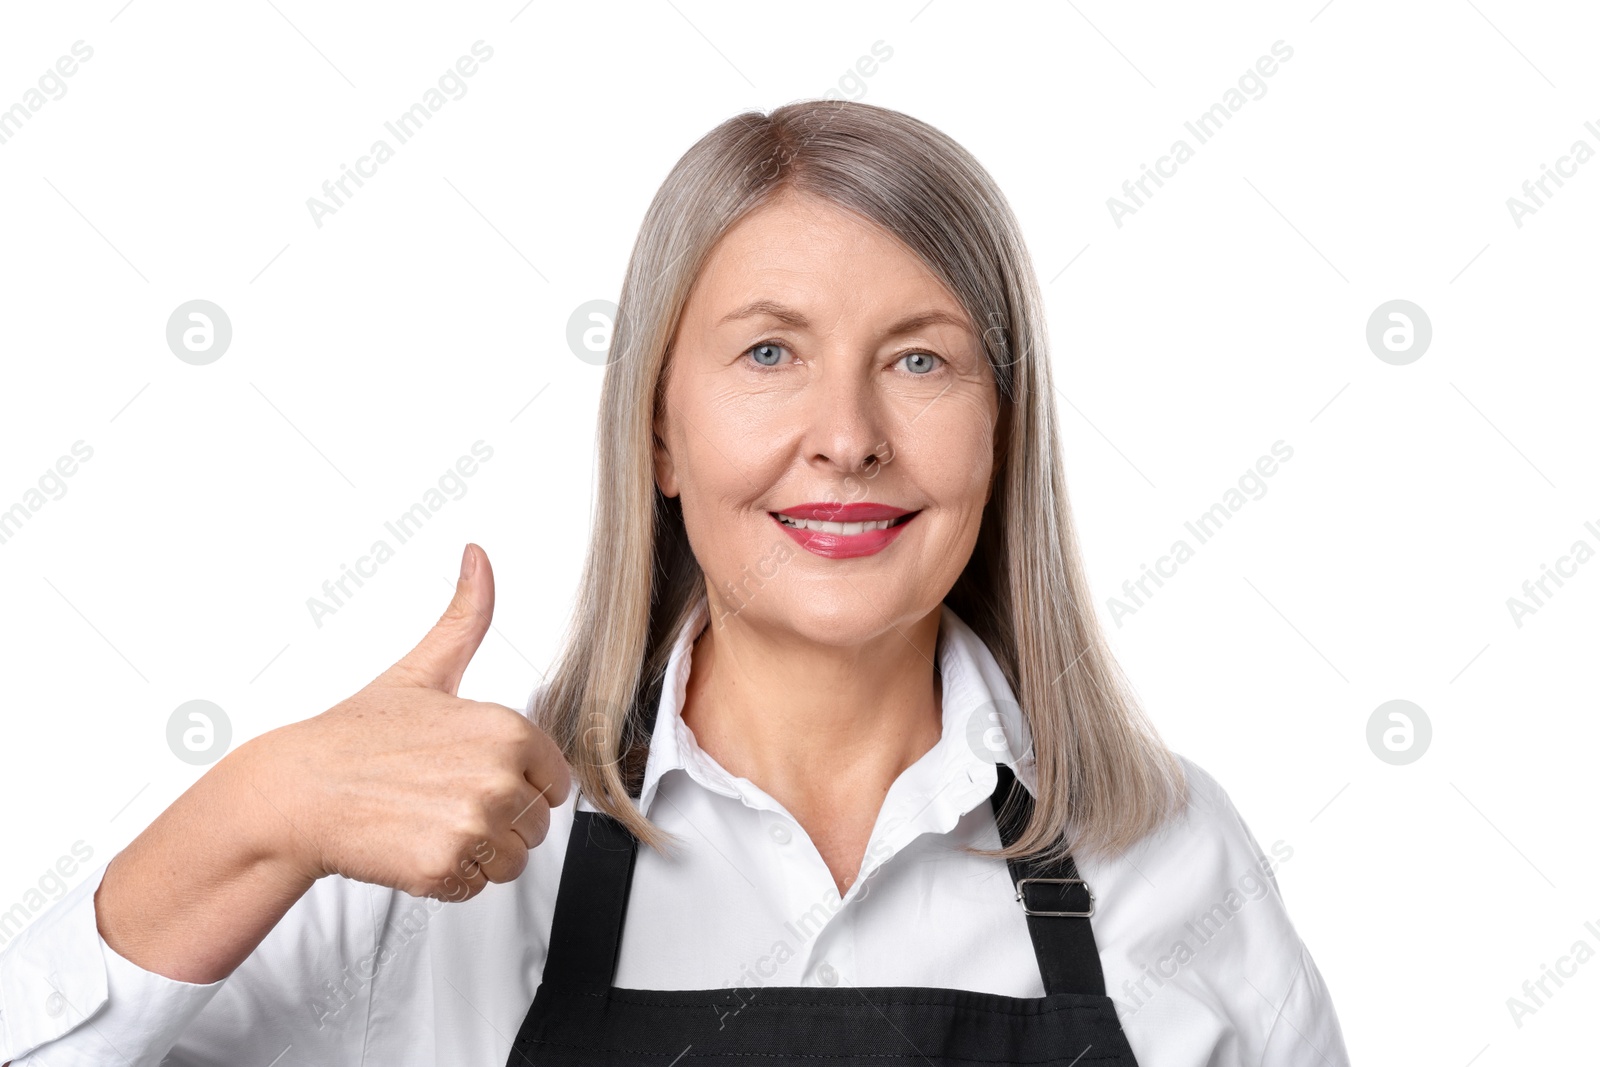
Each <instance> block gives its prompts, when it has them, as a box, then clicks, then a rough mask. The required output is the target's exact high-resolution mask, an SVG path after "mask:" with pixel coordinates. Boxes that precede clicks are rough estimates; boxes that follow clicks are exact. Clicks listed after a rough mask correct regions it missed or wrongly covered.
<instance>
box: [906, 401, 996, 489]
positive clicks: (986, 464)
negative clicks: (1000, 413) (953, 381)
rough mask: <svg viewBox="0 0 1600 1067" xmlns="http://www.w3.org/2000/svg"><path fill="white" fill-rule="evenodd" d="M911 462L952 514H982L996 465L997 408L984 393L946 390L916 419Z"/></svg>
mask: <svg viewBox="0 0 1600 1067" xmlns="http://www.w3.org/2000/svg"><path fill="white" fill-rule="evenodd" d="M913 427H914V429H915V431H916V432H915V434H914V436H910V437H908V439H907V441H906V455H905V458H906V459H907V461H908V463H907V466H913V465H914V466H915V467H916V469H917V471H918V475H917V477H916V481H917V483H918V484H919V485H920V486H921V487H922V489H923V490H924V492H926V493H927V495H928V497H929V498H930V499H931V500H933V501H936V502H937V503H938V504H939V505H940V506H941V507H942V508H944V509H946V510H947V511H948V512H949V513H950V514H952V515H955V514H959V513H962V512H966V511H971V512H972V514H973V521H976V520H977V517H978V516H980V515H981V513H982V511H983V505H984V500H985V497H986V496H987V495H988V492H989V478H990V475H991V474H992V472H993V470H994V427H995V413H994V407H993V404H992V403H989V402H986V401H985V399H984V398H983V397H981V396H969V395H956V394H954V393H951V394H946V395H945V396H944V397H942V398H940V400H939V401H938V402H937V403H935V404H933V405H931V406H929V407H928V408H927V410H926V411H924V412H923V414H922V416H920V417H919V418H918V419H917V420H916V422H915V423H914V424H913Z"/></svg>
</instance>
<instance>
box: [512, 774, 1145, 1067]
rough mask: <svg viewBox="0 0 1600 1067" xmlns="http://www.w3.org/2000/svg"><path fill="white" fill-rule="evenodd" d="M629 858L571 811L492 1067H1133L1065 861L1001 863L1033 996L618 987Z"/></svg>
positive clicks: (601, 818)
mask: <svg viewBox="0 0 1600 1067" xmlns="http://www.w3.org/2000/svg"><path fill="white" fill-rule="evenodd" d="M996 770H998V771H999V772H1000V774H999V781H998V782H997V783H996V784H995V790H994V793H993V794H992V795H991V796H990V798H989V800H990V803H991V805H992V806H993V808H994V811H995V819H996V823H997V824H998V826H999V830H1000V836H1001V841H1002V842H1003V843H1004V844H1006V845H1010V844H1011V843H1012V842H1013V841H1015V840H1016V835H1017V832H1018V830H1019V829H1020V827H1021V826H1022V825H1024V823H1025V820H1026V819H1027V817H1028V816H1029V814H1030V813H1031V810H1032V806H1033V801H1032V798H1031V797H1030V796H1028V793H1027V790H1025V789H1021V788H1018V789H1017V793H1018V794H1019V797H1018V799H1019V800H1020V801H1021V802H1022V803H1021V806H1020V810H1019V811H1018V812H1017V813H1016V814H1015V816H1014V817H1013V818H1011V819H1008V820H1005V821H1001V819H1000V811H1001V806H1002V804H1003V803H1004V798H1005V797H1006V796H1007V795H1009V794H1010V792H1011V790H1012V784H1013V782H1014V780H1015V776H1014V775H1013V774H1012V772H1011V769H1010V768H1009V767H1007V766H1005V765H1004V764H997V765H996ZM637 846H638V842H637V841H636V840H635V839H634V837H633V836H632V835H631V834H629V833H628V832H627V830H626V829H625V828H624V827H623V826H622V824H621V823H619V822H617V821H616V820H615V819H613V818H611V817H610V816H609V815H605V814H602V813H599V812H588V811H579V812H577V813H576V817H575V821H574V823H573V827H572V836H571V838H570V839H569V841H568V843H567V855H566V865H565V867H564V868H563V869H562V872H561V885H560V888H559V889H558V891H557V895H556V908H555V915H554V917H553V920H552V926H551V931H550V951H549V955H548V957H547V959H546V962H545V968H544V976H543V980H542V981H541V983H540V985H539V988H538V990H537V992H536V993H535V994H534V998H533V1005H532V1006H531V1007H530V1008H529V1009H528V1014H527V1017H526V1018H524V1019H523V1021H522V1027H521V1029H519V1030H518V1031H517V1039H516V1041H515V1042H514V1043H513V1045H512V1048H511V1057H510V1059H509V1060H508V1061H507V1067H534V1065H537V1067H577V1065H597V1064H646V1065H654V1067H674V1065H678V1064H681V1065H682V1067H691V1065H693V1067H707V1065H712V1064H715V1065H727V1067H741V1065H757V1064H759V1065H762V1067H868V1065H872V1067H896V1065H897V1064H905V1065H906V1067H921V1065H925V1064H926V1065H932V1067H970V1065H974V1064H994V1065H1016V1064H1031V1065H1038V1067H1049V1065H1056V1067H1069V1065H1073V1064H1083V1065H1087V1064H1096V1065H1099V1067H1137V1063H1136V1061H1135V1060H1134V1057H1133V1050H1132V1049H1131V1048H1130V1047H1129V1046H1128V1039H1127V1036H1126V1035H1125V1034H1124V1033H1123V1031H1122V1025H1121V1023H1120V1022H1119V1021H1118V1019H1117V1013H1116V1009H1115V1008H1114V1007H1113V1005H1112V1003H1111V998H1110V997H1108V996H1106V991H1105V978H1104V976H1103V974H1102V972H1101V969H1100V954H1099V951H1098V949H1097V948H1096V947H1095V940H1094V932H1093V930H1092V929H1091V928H1090V926H1089V914H1090V913H1091V912H1092V911H1093V897H1092V896H1091V895H1090V893H1089V887H1088V886H1087V885H1086V884H1085V883H1083V881H1082V880H1081V879H1079V877H1078V872H1077V870H1076V867H1075V866H1074V864H1073V862H1072V860H1071V858H1070V857H1069V858H1067V859H1066V860H1065V861H1063V862H1062V863H1060V864H1058V865H1054V866H1044V865H1041V864H1038V863H1037V862H1034V861H1028V862H1018V861H1016V860H1012V861H1010V862H1009V863H1008V866H1009V868H1010V870H1011V879H1012V882H1013V884H1014V885H1016V886H1017V889H1018V897H1019V904H1018V909H1017V910H1018V912H1019V914H1020V915H1021V916H1023V917H1024V919H1025V921H1026V922H1027V924H1028V934H1029V936H1030V938H1031V939H1032V941H1033V949H1034V954H1035V955H1036V956H1037V958H1038V961H1039V973H1040V976H1041V977H1042V978H1043V980H1044V988H1045V995H1044V996H1042V997H1010V996H1002V995H1000V994H997V993H979V992H974V991H971V990H962V989H945V988H937V987H930V988H923V987H918V986H845V987H838V988H832V987H830V988H812V987H810V986H762V987H759V988H755V989H696V990H664V989H618V988H616V987H615V986H613V985H612V980H613V979H614V977H615V975H616V967H617V954H618V949H619V948H620V946H621V944H622V924H623V921H624V919H625V918H626V915H627V908H628V891H629V888H630V887H631V885H632V882H633V866H634V858H635V856H636V855H637ZM928 936H930V937H937V936H938V931H929V932H928Z"/></svg>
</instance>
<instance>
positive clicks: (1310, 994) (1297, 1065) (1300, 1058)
mask: <svg viewBox="0 0 1600 1067" xmlns="http://www.w3.org/2000/svg"><path fill="white" fill-rule="evenodd" d="M1349 1062H1350V1056H1349V1054H1348V1053H1347V1052H1346V1051H1345V1047H1344V1034H1343V1032H1342V1031H1341V1030H1340V1029H1339V1018H1338V1016H1337V1015H1336V1014H1335V1013H1334V1010H1333V998H1332V997H1331V996H1330V995H1329V994H1328V987H1327V986H1326V985H1324V984H1323V981H1322V973H1321V972H1320V971H1318V970H1317V965H1316V962H1315V961H1313V960H1312V958H1311V953H1310V952H1308V951H1306V950H1305V949H1304V947H1302V949H1301V952H1300V969H1299V971H1298V972H1297V973H1296V974H1295V979H1294V982H1293V984H1291V985H1290V987H1289V993H1288V995H1287V996H1285V997H1284V998H1283V1003H1282V1004H1281V1005H1279V1006H1278V1009H1277V1018H1276V1019H1275V1020H1274V1021H1273V1024H1272V1030H1271V1031H1270V1032H1269V1033H1268V1034H1267V1043H1266V1048H1265V1050H1264V1051H1263V1052H1262V1055H1261V1067H1328V1065H1330V1064H1333V1065H1341V1064H1348V1063H1349Z"/></svg>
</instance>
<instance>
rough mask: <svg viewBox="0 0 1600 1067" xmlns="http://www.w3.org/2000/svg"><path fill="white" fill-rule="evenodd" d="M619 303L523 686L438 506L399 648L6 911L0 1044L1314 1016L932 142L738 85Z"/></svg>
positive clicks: (825, 1035)
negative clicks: (740, 110)
mask: <svg viewBox="0 0 1600 1067" xmlns="http://www.w3.org/2000/svg"><path fill="white" fill-rule="evenodd" d="M619 307H620V311H619V318H618V321H617V323H616V328H615V331H614V334H613V338H612V348H611V352H610V357H611V361H610V364H609V366H608V367H607V370H606V379H605V387H604V392H603V398H602V403H601V414H600V432H599V440H600V460H599V477H598V486H599V490H598V507H597V510H596V514H595V521H594V529H593V534H592V539H591V542H590V548H589V553H588V559H587V561H586V563H585V568H584V572H583V578H582V583H581V589H580V593H579V597H578V603H577V609H576V613H575V616H574V619H573V621H572V624H571V627H570V630H569V633H568V636H567V639H566V645H565V649H564V651H563V653H562V654H561V656H560V658H559V660H558V663H557V665H556V667H555V669H554V672H553V674H552V675H551V676H550V678H549V679H548V680H547V682H546V683H545V684H543V685H542V686H541V687H540V688H539V689H538V690H537V691H536V692H535V694H534V696H533V698H532V699H531V700H530V702H529V706H528V708H527V710H526V712H525V713H524V712H518V711H514V710H512V709H510V708H506V707H502V706H500V705H496V704H487V703H480V702H477V701H472V700H465V699H461V698H459V697H458V696H457V695H456V693H457V689H458V687H459V684H460V681H461V677H462V674H463V672H464V671H465V670H466V668H467V665H468V662H469V660H470V659H471V657H472V655H473V653H474V652H475V651H476V649H477V647H478V644H479V642H480V641H481V639H482V637H483V635H484V633H485V631H486V629H487V627H488V625H489V618H490V615H491V613H492V611H493V606H494V596H495V590H494V583H493V577H492V574H491V571H490V565H489V561H488V558H487V557H486V556H485V555H484V553H483V551H482V550H481V549H479V548H478V547H476V546H473V545H469V546H468V547H467V549H466V552H465V553H464V555H463V558H462V568H461V579H460V582H459V584H458V586H457V589H456V593H455V597H454V599H453V600H452V601H451V604H450V606H449V608H448V609H447V610H446V611H445V613H444V615H443V617H441V618H440V620H439V621H438V623H437V624H436V625H435V626H434V628H433V629H432V631H430V632H429V633H428V634H427V635H426V637H424V638H423V640H422V641H421V642H420V643H419V644H418V645H417V647H416V648H415V649H413V650H412V651H411V652H410V653H408V654H407V655H406V656H405V657H404V658H403V659H401V660H400V661H399V662H397V663H396V664H395V665H394V666H392V667H391V668H389V669H388V670H387V671H385V672H384V673H383V674H382V675H380V676H379V677H378V678H377V679H376V680H374V681H373V682H372V684H371V685H369V686H367V687H366V688H365V689H363V690H362V691H361V692H359V693H357V694H356V695H354V696H352V697H351V698H350V699H348V700H346V701H344V702H343V703H341V704H339V705H337V706H336V707H334V708H332V709H330V710H329V711H327V712H324V713H323V714H321V715H317V716H315V717H313V718H310V719H307V720H304V721H302V722H298V723H294V724H292V725H289V726H286V727H282V728H280V729H277V730H273V731H271V732H269V733H267V734H264V735H262V736H260V737H258V738H255V739H254V740H251V741H250V742H248V743H246V744H244V745H242V746H240V747H239V748H238V749H237V750H235V751H234V752H233V753H231V754H230V755H229V756H227V757H226V758H225V759H223V760H222V761H220V762H219V763H218V764H217V765H216V766H215V767H214V768H212V770H211V771H210V772H209V773H207V774H206V775H205V776H204V777H203V778H201V779H200V780H199V781H198V782H197V783H196V784H195V785H194V786H193V787H192V788H191V789H190V790H189V791H188V792H187V793H185V794H184V795H183V796H182V797H181V798H179V800H177V801H176V802H175V803H174V804H173V805H172V807H170V808H169V809H168V810H167V811H165V812H164V813H163V814H162V815H161V816H160V817H159V818H158V819H157V820H156V821H155V822H154V823H152V825H151V826H150V827H149V828H148V829H146V830H145V831H144V832H143V833H142V834H141V835H140V836H139V837H138V838H137V839H136V840H135V841H134V842H133V843H132V844H131V845H130V846H129V847H128V848H127V849H126V850H124V851H123V852H122V853H120V854H118V855H117V856H116V857H115V858H113V860H112V861H111V862H110V863H109V864H108V865H107V866H106V867H105V868H103V869H102V870H101V872H99V875H98V876H97V877H91V878H89V879H87V880H86V881H85V882H84V883H82V884H81V885H80V886H79V887H78V888H77V889H75V890H74V892H73V893H72V894H71V895H69V897H67V898H65V899H63V901H62V902H61V903H60V904H59V905H57V906H56V907H55V908H54V909H52V911H51V912H50V913H48V914H47V915H46V916H44V917H42V918H41V919H40V920H38V921H37V922H36V923H35V924H34V925H33V926H32V927H30V928H29V929H28V931H27V932H25V933H24V934H23V935H22V936H21V937H19V938H18V939H17V940H16V941H15V942H14V943H13V944H12V945H11V946H10V948H9V949H8V951H7V953H6V955H5V956H4V958H3V961H0V991H3V996H4V1002H3V1005H0V1010H3V1012H4V1040H5V1042H6V1044H5V1045H4V1047H3V1048H0V1055H3V1056H7V1057H16V1059H15V1062H17V1063H33V1062H38V1063H48V1064H51V1065H55V1067H60V1065H62V1064H69V1063H90V1062H93V1063H129V1064H155V1063H158V1062H170V1063H175V1064H224V1063H226V1064H240V1063H258V1064H261V1065H263V1067H265V1065H267V1064H269V1063H279V1062H282V1063H284V1064H298V1063H383V1064H440V1063H447V1064H491V1063H496V1064H498V1063H502V1062H504V1063H508V1064H511V1065H521V1064H541V1065H559V1064H601V1063H606V1064H612V1063H618V1064H620V1063H645V1064H660V1065H662V1067H666V1065H669V1064H676V1063H679V1062H682V1063H685V1064H688V1063H694V1062H704V1063H716V1064H730V1063H752V1064H754V1063H761V1064H766V1065H783V1064H803V1063H813V1062H815V1061H817V1060H818V1059H822V1060H826V1061H828V1062H831V1063H837V1064H841V1065H849V1064H869V1063H870V1064H878V1065H881V1064H882V1063H884V1062H886V1061H887V1062H906V1063H923V1062H926V1063H931V1064H941V1065H943V1064H951V1065H954V1064H1060V1065H1062V1067H1066V1065H1069V1064H1077V1063H1084V1064H1088V1063H1099V1064H1106V1065H1121V1064H1134V1063H1135V1062H1137V1063H1141V1064H1146V1065H1150V1064H1157V1065H1162V1067H1190V1065H1193V1067H1200V1065H1204V1064H1244V1063H1248V1064H1252V1065H1257V1064H1264V1065H1286V1064H1308V1065H1309V1064H1314V1063H1315V1064H1336V1063H1345V1062H1346V1059H1345V1052H1344V1047H1343V1044H1342V1039H1341V1037H1340V1032H1339V1027H1338V1023H1337V1021H1336V1019H1335V1016H1334V1012H1333V1008H1332V1005H1331V1002H1330V999H1329V996H1328V993H1327V990H1326V988H1325V986H1324V984H1323V982H1322V979H1321V976H1320V975H1319V973H1318V971H1317V968H1316V966H1315V964H1314V963H1313V962H1312V960H1311V957H1310V955H1309V954H1308V952H1307V951H1306V949H1305V947H1304V946H1303V945H1302V943H1301V941H1300V939H1299V937H1298V936H1297V935H1296V933H1295V931H1294V928H1293V926H1292V925H1291V923H1290V921H1289V919H1288V916H1287V914H1286V912H1285V909H1284V905H1283V901H1282V900H1281V898H1280V896H1279V894H1278V890H1277V886H1276V883H1275V881H1274V879H1273V877H1272V868H1273V865H1274V863H1275V862H1276V861H1280V860H1282V859H1284V858H1287V854H1288V853H1289V852H1290V851H1291V850H1288V849H1287V847H1286V846H1284V845H1283V844H1282V843H1281V842H1279V843H1276V844H1275V845H1274V847H1273V855H1272V856H1270V857H1269V856H1268V855H1267V854H1266V853H1265V852H1264V851H1263V850H1262V849H1261V848H1260V847H1259V845H1258V844H1257V843H1256V841H1255V839H1254V838H1253V837H1252V836H1251V834H1250V832H1249V830H1248V829H1247V828H1246V826H1245V824H1244V823H1243V822H1242V821H1241V820H1240V818H1239V816H1238V814H1237V813H1236V812H1235V810H1234V808H1233V806H1232V804H1231V803H1230V802H1229V800H1228V798H1227V795H1226V794H1225V793H1224V792H1223V791H1222V789H1221V788H1220V787H1219V786H1218V785H1217V784H1216V783H1215V782H1214V781H1213V780H1212V779H1211V778H1210V777H1208V776H1207V775H1206V774H1205V773H1204V772H1203V771H1202V770H1200V769H1199V768H1198V767H1196V766H1195V765H1194V764H1192V763H1190V762H1188V761H1187V760H1184V759H1182V758H1181V757H1178V756H1175V755H1174V754H1172V753H1171V752H1169V751H1168V750H1167V749H1166V748H1165V747H1164V746H1163V745H1162V744H1161V743H1160V741H1159V740H1158V739H1157V737H1156V736H1155V733H1154V731H1153V730H1151V729H1150V728H1149V726H1148V724H1147V723H1146V722H1145V721H1144V719H1143V718H1142V716H1141V715H1140V714H1139V712H1138V711H1137V709H1136V707H1135V704H1134V702H1133V700H1132V698H1131V696H1130V694H1129V690H1128V687H1127V685H1126V683H1125V681H1124V680H1123V678H1122V677H1121V675H1120V674H1119V672H1118V670H1117V668H1116V665H1115V664H1114V663H1113V661H1112V659H1111V657H1110V655H1109V653H1108V651H1107V648H1106V646H1105V644H1104V641H1103V639H1102V636H1101V634H1100V632H1099V630H1098V628H1097V624H1096V619H1095V615H1094V613H1093V611H1092V609H1091V608H1090V606H1089V605H1090V603H1091V598H1090V596H1089V590H1088V587H1087V583H1086V582H1085V579H1084V575H1083V571H1082V569H1081V566H1080V563H1079V559H1078V551H1077V544H1076V537H1075V533H1074V530H1073V526H1072V521H1071V515H1070V512H1069V510H1068V505H1067V497H1066V492H1065V489H1064V486H1063V481H1062V474H1061V461H1060V455H1059V444H1058V440H1057V437H1056V428H1055V422H1054V416H1053V413H1052V390H1051V384H1050V363H1049V360H1048V357H1047V350H1046V347H1045V330H1044V323H1043V319H1042V310H1041V300H1040V297H1039V294H1038V290H1037V283H1036V281H1035V278H1034V274H1033V271H1032V267H1031V265H1030V263H1029V260H1028V256H1027V253H1026V250H1025V247H1024V243H1023V240H1022V237H1021V235H1020V233H1019V230H1018V227H1017V223H1016V221H1015V219H1014V218H1013V216H1012V214H1011V212H1010V210H1009V208H1008V207H1007V205H1006V203H1005V201H1004V199H1003V198H1002V196H1001V194H1000V192H999V191H998V190H997V189H996V187H995V185H994V183H993V181H992V180H991V179H990V177H989V176H988V174H987V173H985V171H984V170H983V169H982V168H981V167H980V166H979V165H978V164H977V163H976V162H975V161H974V160H973V159H972V158H971V156H970V155H968V154H967V153H966V152H965V151H964V150H963V149H962V148H961V147H960V146H958V145H957V144H956V143H954V142H953V141H952V140H950V139H949V138H948V137H946V136H944V135H943V134H941V133H940V132H939V131H938V130H936V129H933V128H932V127H930V126H928V125H926V124H924V123H922V122H919V121H917V120H915V119H912V118H909V117H907V116H905V115H903V114H899V113H897V112H894V111H890V110H886V109H883V108H878V107H873V106H869V105H864V104H860V103H852V102H843V101H840V102H803V103H797V104H791V105H788V106H786V107H782V108H779V109H777V110H776V111H774V112H772V113H771V114H770V115H762V114H760V113H754V112H752V113H747V114H743V115H739V116H737V117H735V118H733V119H730V120H729V121H727V122H725V123H723V124H722V125H721V126H719V127H717V128H716V129H715V130H713V131H711V133H709V134H708V135H707V136H706V137H704V138H703V139H702V140H701V141H699V142H698V143H697V144H695V145H694V146H693V147H692V148H691V149H690V150H689V151H688V153H687V154H685V155H684V157H683V158H682V159H681V160H680V161H679V162H678V164H677V165H676V166H675V167H674V168H673V170H672V172H671V173H670V174H669V175H668V177H667V179H666V181H665V183H664V184H663V185H662V187H661V189H660V191H659V192H658V194H657V195H656V198H655V200H654V202H653V203H652V204H651V206H650V209H649V212H648V214H647V216H646V218H645V220H644V223H643V226H642V228H641V231H640V234H639V238H638V243H637V245H636V247H635V249H634V253H633V256H632V259H631V261H630V263H629V266H628V272H627V277H626V281H625V284H624V287H623V291H622V296H621V302H620V305H619ZM640 843H643V844H644V845H646V846H647V847H645V848H643V849H641V848H639V847H638V846H639V844H640ZM169 1052H170V1053H171V1058H170V1059H169V1060H166V1061H163V1060H162V1057H163V1056H164V1055H167V1054H168V1053H169ZM275 1057H278V1058H276V1059H275Z"/></svg>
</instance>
